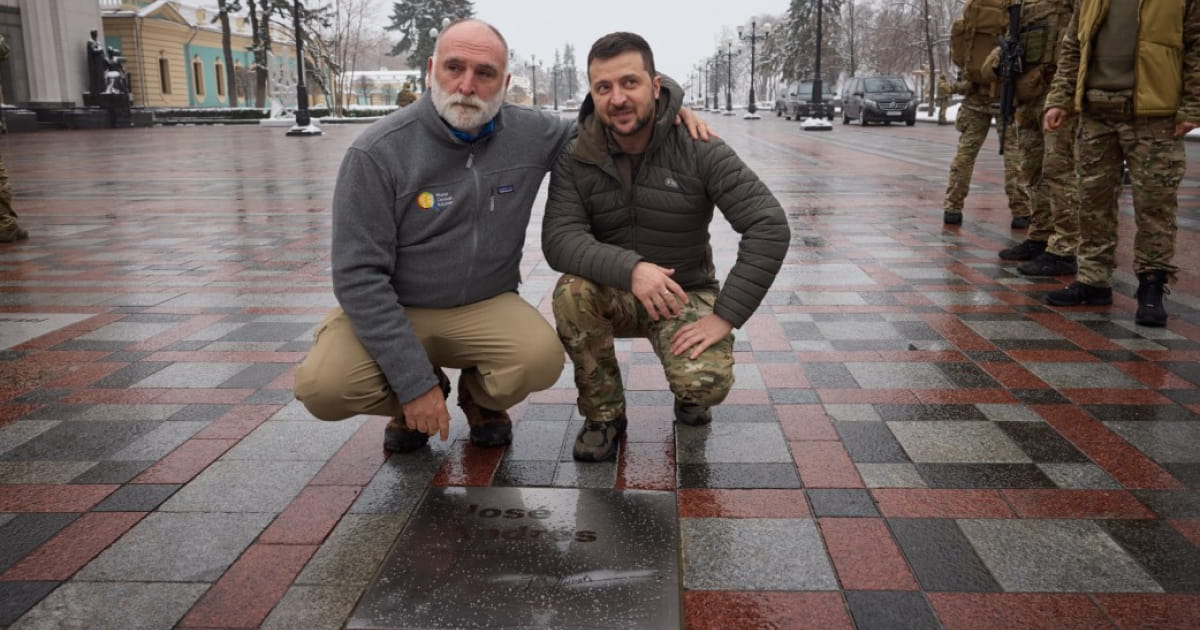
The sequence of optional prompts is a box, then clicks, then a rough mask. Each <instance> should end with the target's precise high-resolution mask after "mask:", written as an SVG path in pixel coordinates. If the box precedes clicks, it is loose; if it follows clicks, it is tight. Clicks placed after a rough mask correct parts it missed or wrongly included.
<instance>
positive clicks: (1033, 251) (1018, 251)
mask: <svg viewBox="0 0 1200 630" xmlns="http://www.w3.org/2000/svg"><path fill="white" fill-rule="evenodd" d="M1044 251H1046V241H1035V240H1033V239H1031V238H1027V239H1025V240H1023V241H1021V242H1020V243H1018V244H1017V245H1013V246H1012V247H1009V248H1008V249H1002V250H1000V258H1001V259H1002V260H1033V259H1034V258H1036V257H1037V255H1038V254H1040V253H1042V252H1044Z"/></svg>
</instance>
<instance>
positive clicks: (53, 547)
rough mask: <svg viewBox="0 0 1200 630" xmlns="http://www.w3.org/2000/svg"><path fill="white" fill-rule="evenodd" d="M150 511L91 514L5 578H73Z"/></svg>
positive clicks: (16, 566)
mask: <svg viewBox="0 0 1200 630" xmlns="http://www.w3.org/2000/svg"><path fill="white" fill-rule="evenodd" d="M146 514H147V512H88V513H86V514H84V515H83V516H80V517H79V518H78V519H76V520H75V521H74V522H73V523H71V524H70V525H68V526H66V527H65V528H64V529H63V530H62V531H60V532H59V533H57V534H55V535H54V537H53V538H51V539H50V540H48V541H46V542H45V543H44V544H43V545H42V546H40V547H38V548H37V549H34V550H33V551H32V552H30V554H29V555H27V556H25V557H24V558H22V559H21V561H20V562H18V563H17V564H16V565H15V566H13V567H12V568H11V569H9V570H8V571H6V572H5V573H4V575H0V580H4V581H56V582H62V581H65V580H67V579H69V578H70V577H71V576H72V575H75V572H76V571H78V570H79V569H82V568H83V565H85V564H87V563H88V562H91V560H92V558H95V557H96V556H97V555H99V554H100V552H101V551H104V550H105V549H106V548H108V546H109V545H111V544H112V543H113V542H114V541H116V540H117V539H118V538H120V537H121V536H122V535H124V534H125V532H127V531H129V528H131V527H133V526H134V525H136V524H137V523H138V521H140V520H142V517H144V516H145V515H146Z"/></svg>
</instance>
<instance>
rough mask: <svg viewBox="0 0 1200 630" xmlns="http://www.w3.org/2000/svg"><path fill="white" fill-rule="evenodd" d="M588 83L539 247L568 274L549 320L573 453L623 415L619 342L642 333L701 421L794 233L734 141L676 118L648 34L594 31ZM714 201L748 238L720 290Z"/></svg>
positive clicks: (584, 454)
mask: <svg viewBox="0 0 1200 630" xmlns="http://www.w3.org/2000/svg"><path fill="white" fill-rule="evenodd" d="M588 79H589V83H590V93H589V95H588V98H587V100H586V101H585V102H584V105H583V108H582V109H581V111H580V117H579V137H578V138H577V139H576V140H574V141H572V142H571V143H570V144H568V146H567V149H566V150H565V151H564V152H563V154H562V155H561V156H560V157H559V159H558V162H557V164H556V165H555V167H554V170H553V171H552V175H551V179H550V198H549V201H548V202H547V204H546V214H545V218H544V220H543V224H542V248H543V251H544V253H545V255H546V260H547V262H549V264H550V266H551V267H553V268H554V269H555V270H558V271H561V272H564V274H565V275H563V276H562V278H560V279H559V281H558V285H557V286H556V287H555V290H554V318H555V322H556V323H557V326H558V335H559V339H561V340H562V342H563V345H564V346H565V347H566V350H567V354H568V355H570V357H571V360H572V361H573V362H574V364H575V385H576V387H577V388H578V389H579V401H578V402H579V411H580V413H581V414H583V416H584V418H585V419H586V422H585V424H584V427H583V429H582V430H581V431H580V432H579V435H578V437H577V438H576V440H575V448H574V456H575V459H578V460H582V461H604V460H607V459H612V458H613V457H615V456H616V452H617V441H618V440H619V439H620V437H621V435H622V434H623V433H624V432H625V427H626V424H627V420H626V418H625V396H624V390H623V387H622V384H621V370H620V366H619V364H618V361H617V358H616V353H615V351H614V349H613V338H614V337H646V338H648V339H649V341H650V343H651V345H653V347H654V351H655V353H656V354H657V355H658V356H659V358H660V359H661V360H662V362H663V368H664V370H665V372H666V376H667V381H668V382H669V383H670V387H671V391H672V392H673V393H674V394H675V418H676V420H678V421H679V422H682V423H684V424H688V425H701V424H707V423H708V422H710V421H711V420H712V414H711V411H710V407H712V406H713V405H716V404H719V403H720V402H721V401H722V400H724V399H725V396H726V394H728V393H729V389H730V387H731V386H732V385H733V334H732V331H733V329H734V328H737V327H740V326H741V325H743V324H744V323H745V322H746V320H747V319H749V318H750V316H751V315H752V314H753V313H754V310H755V309H756V308H758V305H759V303H760V302H761V301H762V299H763V297H764V296H765V295H766V293H767V289H768V288H769V287H770V286H771V283H772V282H773V281H774V280H775V275H776V273H778V271H779V268H780V266H781V264H782V262H783V257H784V255H785V254H786V253H787V248H788V241H789V238H790V233H789V230H788V225H787V219H786V217H785V216H784V213H783V209H782V208H781V207H780V205H779V202H778V201H777V200H776V199H775V197H774V196H773V195H772V194H771V191H770V190H768V189H767V187H766V186H765V185H764V184H763V183H762V182H761V181H760V180H759V179H758V177H757V176H756V175H755V174H754V173H753V172H752V171H751V170H750V169H749V168H747V167H746V166H745V164H743V163H742V161H741V160H740V159H738V157H737V155H736V154H734V152H733V150H732V149H730V148H729V146H728V145H726V144H725V143H724V142H721V141H720V140H719V139H714V140H713V141H711V142H708V143H698V142H693V141H692V140H691V139H690V138H688V136H687V134H680V133H678V131H677V130H676V129H675V128H674V126H673V125H672V124H671V122H672V121H673V120H674V118H675V113H676V111H677V110H678V109H679V106H680V103H681V101H682V92H679V91H674V90H671V89H667V88H666V87H665V86H663V85H662V79H661V77H659V76H658V75H657V73H656V72H655V70H654V56H653V53H652V52H651V50H650V47H649V45H648V44H647V43H646V41H645V40H644V39H642V38H641V37H640V36H638V35H635V34H632V33H612V34H609V35H606V36H604V37H602V38H600V39H599V40H598V41H597V42H596V43H595V44H594V45H593V46H592V49H591V51H590V52H589V53H588ZM714 204H715V205H716V206H717V207H719V208H720V209H721V212H722V213H723V214H724V215H725V218H726V219H727V220H728V221H729V223H730V224H731V225H732V226H733V228H734V230H736V231H737V232H738V233H739V234H741V235H742V239H741V243H740V244H739V246H738V257H737V263H736V264H735V265H734V266H733V268H732V269H731V270H730V273H729V277H728V278H727V279H726V282H725V286H724V287H721V285H720V283H719V282H718V281H717V278H716V275H715V269H714V266H713V260H712V248H711V245H710V243H709V240H710V237H709V232H708V226H709V223H710V222H711V220H712V217H713V207H714Z"/></svg>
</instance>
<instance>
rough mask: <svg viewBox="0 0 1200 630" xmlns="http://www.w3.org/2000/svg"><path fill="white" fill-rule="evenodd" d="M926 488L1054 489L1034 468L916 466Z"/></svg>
mask: <svg viewBox="0 0 1200 630" xmlns="http://www.w3.org/2000/svg"><path fill="white" fill-rule="evenodd" d="M917 472H920V473H921V478H922V479H924V480H925V483H927V484H928V485H929V487H930V488H1054V487H1055V485H1054V482H1053V481H1050V478H1049V477H1047V476H1046V474H1045V473H1043V472H1042V471H1041V470H1040V469H1039V468H1038V467H1037V465H1035V464H920V463H919V464H917Z"/></svg>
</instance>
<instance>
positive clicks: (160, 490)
mask: <svg viewBox="0 0 1200 630" xmlns="http://www.w3.org/2000/svg"><path fill="white" fill-rule="evenodd" d="M178 489H179V484H145V483H139V484H129V485H126V486H122V487H121V488H118V489H117V490H116V491H115V492H113V493H112V494H110V495H108V497H107V498H105V499H104V500H103V501H101V502H100V503H99V505H96V506H95V507H93V508H92V511H93V512H152V511H154V509H155V508H157V507H158V506H159V505H160V504H162V502H163V501H165V500H166V499H167V497H170V496H171V495H172V494H175V491H176V490H178Z"/></svg>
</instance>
